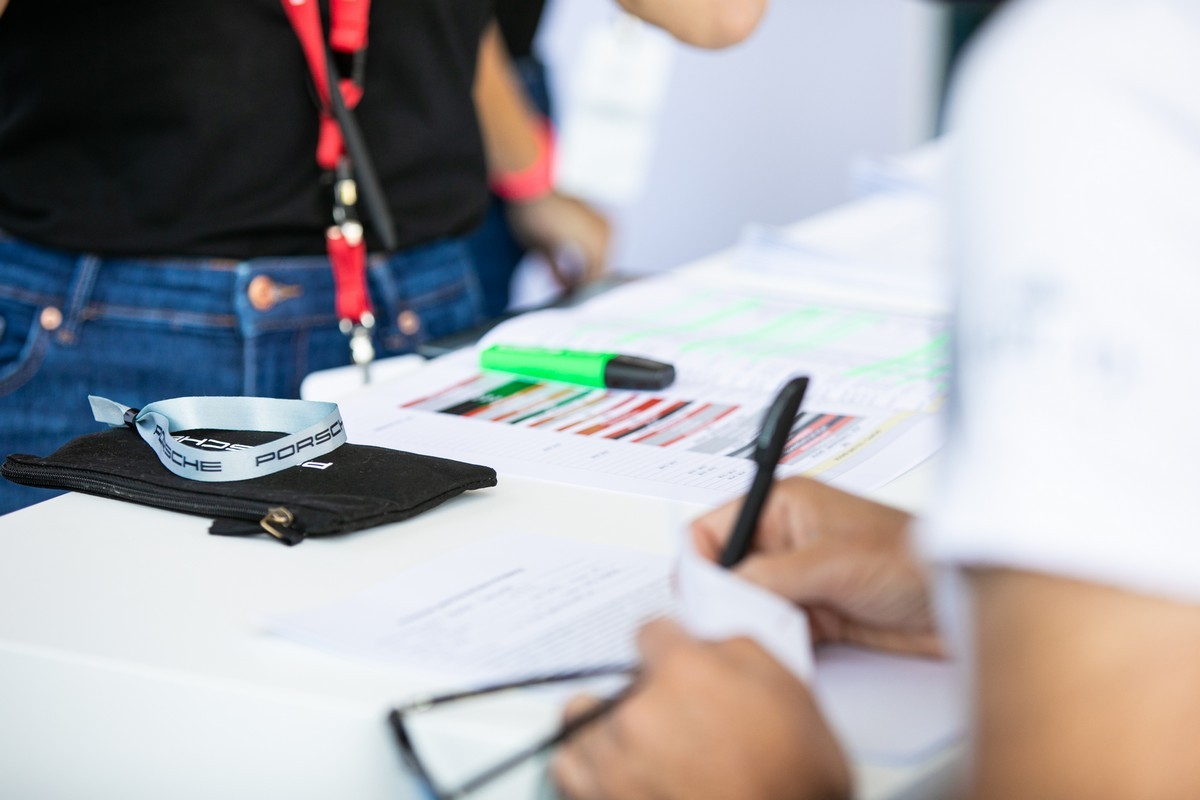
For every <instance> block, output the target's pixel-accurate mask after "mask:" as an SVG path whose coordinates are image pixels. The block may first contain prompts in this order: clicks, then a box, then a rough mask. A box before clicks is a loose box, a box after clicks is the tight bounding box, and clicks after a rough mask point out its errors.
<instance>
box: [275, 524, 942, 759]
mask: <svg viewBox="0 0 1200 800" xmlns="http://www.w3.org/2000/svg"><path fill="white" fill-rule="evenodd" d="M685 541H686V540H685ZM676 569H677V570H678V571H677V574H675V575H674V578H672V572H673V570H676ZM672 586H675V587H677V589H676V591H673V590H672ZM662 615H670V616H675V617H676V618H678V619H679V620H680V621H681V623H682V624H684V626H685V627H686V628H688V630H689V631H691V633H692V634H693V635H695V636H698V637H700V638H703V639H710V640H720V639H726V638H731V637H735V636H750V637H751V638H753V639H755V640H756V641H758V642H759V643H760V644H761V645H762V646H763V647H764V648H765V649H766V650H767V651H768V652H770V653H771V654H772V655H773V656H775V657H776V658H777V659H778V660H779V661H780V662H781V663H783V664H784V665H785V666H787V667H788V668H789V669H790V670H792V672H793V673H794V674H796V675H797V676H798V677H800V678H802V679H806V680H808V679H812V680H813V684H814V690H815V691H816V693H817V696H818V699H819V700H820V702H821V706H822V708H823V709H824V711H825V713H826V715H827V716H828V718H829V720H830V724H831V725H832V726H833V728H834V730H835V731H836V732H837V733H838V735H839V737H840V738H841V740H842V741H843V743H844V744H845V745H846V746H847V747H848V749H849V750H850V751H851V752H852V753H854V754H855V755H856V756H858V757H862V758H868V759H870V760H872V761H874V762H876V763H902V762H904V761H906V760H909V759H914V758H920V757H923V756H925V755H927V754H929V753H930V752H932V751H933V750H935V749H936V748H937V747H940V746H942V745H944V744H945V743H947V742H948V741H950V740H951V739H952V738H953V737H954V736H956V735H959V734H961V732H962V731H963V729H964V727H965V713H964V710H963V704H962V702H961V698H960V696H959V694H958V692H957V691H956V688H957V684H956V672H955V670H954V667H953V666H952V665H949V664H946V663H939V662H933V661H926V660H920V659H907V658H900V657H896V656H889V655H883V654H878V653H869V652H863V651H859V650H854V649H851V648H841V647H839V648H828V649H825V650H823V651H821V652H820V653H818V657H817V659H816V669H815V678H813V677H812V676H813V675H814V669H813V657H812V651H811V644H810V642H809V638H808V627H807V622H806V620H805V618H804V615H803V614H802V613H801V612H800V611H798V610H797V609H795V608H794V607H792V606H791V605H790V604H788V603H787V602H785V601H783V600H781V599H780V598H778V597H776V596H774V595H771V594H769V593H767V592H765V591H763V590H762V589H760V588H759V587H757V586H753V585H750V584H748V583H746V582H744V581H743V580H741V579H740V578H738V577H737V576H736V575H734V574H733V573H731V572H728V571H726V570H722V569H719V568H717V567H716V566H714V565H712V564H710V563H708V562H705V561H703V560H701V559H700V558H699V556H697V555H696V554H695V553H694V552H691V551H690V548H689V549H688V550H686V551H684V552H683V553H682V554H681V556H680V557H679V559H678V560H676V559H671V558H668V557H666V556H659V555H653V554H647V553H643V552H638V551H632V550H627V549H624V548H618V547H611V546H605V545H597V544H591V543H586V542H580V541H575V540H571V539H565V538H560V537H553V536H545V535H534V534H528V533H516V532H513V533H504V534H498V535H496V536H493V537H490V538H488V539H485V540H483V541H481V542H478V543H476V544H473V545H468V546H466V547H462V548H459V549H457V550H455V551H452V552H450V553H447V554H445V555H443V556H441V557H439V558H436V559H433V560H431V561H429V562H426V563H424V564H420V565H418V566H415V567H412V568H409V569H407V570H405V571H403V572H402V573H400V574H399V575H397V576H396V577H395V578H394V579H393V580H390V581H387V582H385V583H382V584H379V585H377V586H375V587H373V588H371V589H368V590H366V591H364V592H362V593H360V594H358V595H355V596H353V597H350V598H347V599H345V600H342V601H340V602H337V603H332V604H329V605H326V606H323V607H320V608H314V609H308V610H302V611H296V612H290V613H285V614H279V615H276V616H275V617H273V618H272V619H271V620H269V621H268V625H269V627H270V629H271V630H273V631H274V632H276V633H278V634H280V635H283V636H286V637H288V638H290V639H293V640H294V641H298V642H301V643H303V644H307V645H310V646H313V647H315V648H318V649H320V650H322V651H325V652H330V653H334V654H338V655H343V656H350V657H354V658H362V659H368V660H371V661H374V662H377V663H382V664H385V665H388V666H390V667H394V668H397V669H400V670H402V671H405V672H408V673H410V674H413V675H417V676H419V677H421V678H422V679H424V680H425V681H428V682H431V683H434V684H437V685H438V686H439V687H440V688H446V689H450V688H455V687H471V686H476V685H481V684H486V683H491V682H493V681H497V682H498V681H503V680H509V679H514V678H524V677H528V676H530V675H550V674H555V673H558V672H563V671H566V670H572V669H578V668H586V667H594V666H597V665H600V664H606V665H607V664H630V665H632V664H634V663H635V662H636V660H637V652H636V646H635V634H636V631H637V629H638V628H639V627H640V626H641V625H642V624H643V623H644V622H645V621H647V620H648V619H650V618H653V617H655V616H662Z"/></svg>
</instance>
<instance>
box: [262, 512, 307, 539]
mask: <svg viewBox="0 0 1200 800" xmlns="http://www.w3.org/2000/svg"><path fill="white" fill-rule="evenodd" d="M295 522H296V515H295V514H293V513H292V512H291V511H290V510H288V509H287V508H286V507H284V506H277V507H276V508H268V509H267V513H266V515H265V516H264V517H263V518H262V519H260V520H259V521H258V524H259V526H260V527H261V528H262V529H263V530H264V531H266V532H267V533H269V534H271V535H272V536H274V537H275V538H276V539H278V540H279V541H281V542H283V543H284V544H286V545H293V544H299V543H300V542H302V541H303V540H304V534H303V533H301V532H300V531H296V530H292V525H293V524H294V523H295Z"/></svg>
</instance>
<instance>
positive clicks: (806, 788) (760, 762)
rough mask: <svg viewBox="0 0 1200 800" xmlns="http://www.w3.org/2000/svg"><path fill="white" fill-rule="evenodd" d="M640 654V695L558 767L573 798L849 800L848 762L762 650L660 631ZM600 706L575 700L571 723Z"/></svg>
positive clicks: (659, 626) (803, 696) (801, 694)
mask: <svg viewBox="0 0 1200 800" xmlns="http://www.w3.org/2000/svg"><path fill="white" fill-rule="evenodd" d="M638 645H639V649H640V650H641V652H642V665H643V670H644V672H643V674H642V676H641V678H639V680H640V681H641V684H642V685H641V688H639V689H638V690H637V691H636V692H635V693H634V694H633V695H631V696H630V697H629V698H628V699H626V700H625V701H624V702H623V703H621V704H620V705H619V706H617V708H616V709H615V710H614V711H612V712H611V713H610V714H608V715H606V716H604V717H602V718H601V719H599V720H597V721H596V722H593V723H592V724H591V725H589V726H587V727H585V728H583V729H582V730H581V731H580V732H579V733H577V734H576V735H575V736H574V737H573V738H572V739H570V740H568V742H567V744H566V745H564V747H563V748H562V750H561V751H560V752H559V754H558V756H557V757H556V758H555V760H554V764H553V774H554V779H555V781H556V782H557V783H558V785H559V787H560V788H561V789H562V790H563V792H564V793H565V794H566V795H567V796H569V797H571V798H573V799H574V800H596V799H597V798H643V797H653V798H661V800H670V799H671V798H680V799H681V800H683V799H685V798H686V800H706V798H714V799H716V798H720V799H721V800H725V799H726V798H754V800H773V799H774V798H789V799H790V798H835V797H849V794H850V775H849V769H848V767H847V765H846V760H845V758H844V757H843V756H842V754H841V751H840V750H839V749H838V746H837V743H836V742H835V741H834V738H833V735H832V734H831V733H830V732H829V729H828V728H827V727H826V726H825V723H824V721H823V720H822V719H821V715H820V713H819V712H818V711H817V708H816V705H815V703H814V702H813V699H812V696H811V695H810V694H809V692H808V689H807V688H806V687H805V686H804V684H803V683H801V682H800V681H799V680H797V679H796V678H795V677H794V676H793V675H792V674H791V673H790V672H788V671H787V670H785V669H784V668H783V667H782V666H780V665H779V664H778V663H777V662H776V661H775V660H774V659H772V658H771V657H770V656H769V655H767V653H766V652H765V651H764V650H763V649H762V648H761V647H759V646H758V645H757V644H755V643H754V642H752V641H751V640H749V639H744V638H743V639H733V640H730V641H727V642H720V643H707V642H700V641H697V640H695V639H692V638H691V637H689V636H688V635H687V634H686V633H684V632H683V629H682V628H680V627H679V626H678V625H676V624H675V623H673V622H667V621H658V622H652V623H650V624H649V625H647V626H646V627H645V628H643V629H642V632H641V634H640V636H639V640H638ZM596 702H597V701H596V700H595V699H594V698H586V697H581V698H575V699H574V700H572V701H571V702H570V703H569V704H568V706H567V711H566V716H567V718H568V719H569V718H571V717H573V716H576V715H578V714H581V713H583V712H584V711H586V710H587V709H589V708H591V707H592V706H593V705H595V703H596Z"/></svg>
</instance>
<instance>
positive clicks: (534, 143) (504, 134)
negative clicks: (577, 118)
mask: <svg viewBox="0 0 1200 800" xmlns="http://www.w3.org/2000/svg"><path fill="white" fill-rule="evenodd" d="M2 1H3V0H0V2H2ZM475 108H476V110H477V112H478V114H479V125H480V129H481V132H482V134H483V145H484V151H485V153H486V156H487V163H488V171H489V172H491V173H493V174H496V173H511V172H519V171H521V170H523V169H526V168H528V167H529V166H530V165H532V164H533V163H534V162H535V161H537V159H538V157H539V156H540V147H541V145H540V144H539V142H540V139H539V135H540V134H539V131H538V126H539V125H540V124H541V120H540V116H539V115H538V114H537V113H536V112H535V111H534V110H533V108H532V107H531V105H530V104H529V102H528V99H527V98H526V95H525V92H524V90H523V89H522V88H521V86H520V84H519V83H518V82H517V79H516V76H515V74H514V73H513V70H512V65H511V61H510V59H509V56H508V52H507V50H505V48H504V41H503V40H502V39H501V38H500V30H499V28H498V27H497V26H496V24H495V23H494V22H493V23H492V24H491V25H489V26H488V29H487V31H486V32H485V33H484V35H483V39H482V40H481V41H480V44H479V67H478V71H477V73H476V76H475Z"/></svg>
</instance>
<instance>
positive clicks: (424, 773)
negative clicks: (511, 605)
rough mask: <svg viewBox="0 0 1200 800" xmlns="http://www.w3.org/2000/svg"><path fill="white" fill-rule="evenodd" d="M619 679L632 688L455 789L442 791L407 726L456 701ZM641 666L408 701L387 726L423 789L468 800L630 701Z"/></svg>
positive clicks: (440, 798) (439, 798)
mask: <svg viewBox="0 0 1200 800" xmlns="http://www.w3.org/2000/svg"><path fill="white" fill-rule="evenodd" d="M615 675H628V676H631V677H633V678H634V680H633V681H631V682H630V683H629V685H628V686H626V687H625V688H623V689H622V690H621V691H619V692H617V693H616V694H614V695H611V696H610V697H608V698H605V699H604V700H602V701H601V702H600V703H599V704H597V705H596V706H595V707H594V708H591V709H589V710H588V711H587V712H586V713H584V714H581V715H580V716H578V717H575V718H574V719H572V720H570V721H569V722H567V723H564V724H563V725H562V726H560V727H559V728H558V730H556V731H555V732H554V733H552V734H550V735H549V736H546V737H545V738H543V739H540V740H538V741H536V742H534V743H533V744H531V745H529V746H528V747H524V748H522V749H521V750H518V751H517V752H516V753H513V754H512V755H511V756H508V757H507V758H505V759H503V760H501V761H499V762H498V763H496V764H493V765H492V766H490V767H487V768H486V769H484V770H481V771H480V772H478V773H477V774H475V775H473V776H471V777H470V778H468V779H467V780H465V781H463V782H462V783H461V784H459V785H458V786H456V787H454V788H452V789H443V788H441V787H440V786H438V784H437V782H436V781H434V779H433V775H432V774H431V773H430V772H429V770H428V769H427V768H426V767H425V763H424V762H423V761H422V760H421V756H420V755H419V754H418V752H417V748H416V746H415V745H414V743H413V738H412V736H411V734H410V732H409V729H408V726H407V725H406V724H405V719H406V717H409V716H411V715H413V714H417V713H421V712H424V711H428V710H429V709H431V708H435V707H437V706H440V705H444V704H447V703H453V702H457V701H460V700H470V699H472V698H476V697H483V696H486V695H490V694H497V693H499V692H506V691H510V690H513V689H523V688H527V687H532V686H548V685H553V684H556V683H568V682H571V681H579V680H586V679H588V678H601V677H608V676H615ZM637 676H638V668H637V667H636V666H634V665H630V664H612V665H605V666H601V667H592V668H589V669H581V670H574V671H571V672H560V673H555V674H553V675H539V676H534V677H529V678H522V679H520V680H516V681H509V682H505V683H497V684H492V685H489V686H483V687H480V688H476V689H466V690H463V691H459V692H449V693H446V694H440V695H431V696H429V697H423V698H420V699H417V700H413V701H410V702H408V703H405V704H403V705H400V706H397V707H395V708H393V709H392V710H391V712H389V713H388V724H389V725H390V726H391V729H392V733H393V734H394V735H395V738H396V745H397V746H398V747H399V749H400V757H401V758H402V759H403V760H404V765H405V766H406V767H407V768H408V770H409V772H410V773H411V774H412V776H413V777H414V778H416V779H417V780H418V781H419V782H420V783H421V785H422V788H424V789H425V791H426V792H427V793H428V794H429V796H430V797H431V798H433V800H459V798H463V797H466V796H467V795H469V794H471V793H472V792H474V791H476V790H478V789H480V788H482V787H483V786H485V785H487V784H489V783H491V782H492V781H494V780H495V779H497V778H499V777H500V776H502V775H505V774H507V773H508V772H510V771H511V770H513V769H515V768H516V767H518V766H520V765H521V764H524V763H525V762H526V761H528V760H529V759H531V758H533V757H535V756H538V755H540V754H542V753H544V752H546V751H547V750H550V749H551V748H553V747H556V746H557V745H559V744H562V743H563V742H565V741H566V740H567V739H569V738H570V737H571V736H573V735H575V733H577V732H578V731H579V730H580V729H582V728H584V727H586V726H588V725H590V724H591V723H593V722H595V721H596V720H598V719H600V718H601V717H603V716H604V715H606V714H608V713H609V712H610V711H612V710H613V709H614V708H616V707H617V705H619V704H620V703H621V702H622V701H623V700H624V699H625V698H626V697H628V696H629V695H630V694H632V693H633V691H634V689H635V687H636V686H637V680H636V679H637Z"/></svg>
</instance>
